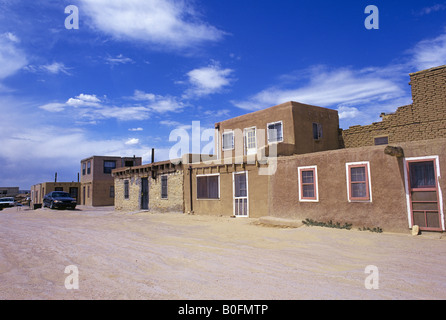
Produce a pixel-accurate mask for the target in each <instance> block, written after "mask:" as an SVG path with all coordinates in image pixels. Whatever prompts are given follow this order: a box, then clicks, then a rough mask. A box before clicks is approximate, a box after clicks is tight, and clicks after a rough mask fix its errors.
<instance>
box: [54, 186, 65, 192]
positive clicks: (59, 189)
mask: <svg viewBox="0 0 446 320" xmlns="http://www.w3.org/2000/svg"><path fill="white" fill-rule="evenodd" d="M54 191H63V187H55V188H54Z"/></svg>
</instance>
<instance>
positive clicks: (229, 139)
mask: <svg viewBox="0 0 446 320" xmlns="http://www.w3.org/2000/svg"><path fill="white" fill-rule="evenodd" d="M233 148H234V134H233V133H232V132H231V133H224V134H223V149H224V150H228V149H233Z"/></svg>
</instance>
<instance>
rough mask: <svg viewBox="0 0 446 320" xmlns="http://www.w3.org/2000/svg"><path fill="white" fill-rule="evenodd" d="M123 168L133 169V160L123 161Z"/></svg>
mask: <svg viewBox="0 0 446 320" xmlns="http://www.w3.org/2000/svg"><path fill="white" fill-rule="evenodd" d="M124 166H125V167H133V160H130V161H125V163H124Z"/></svg>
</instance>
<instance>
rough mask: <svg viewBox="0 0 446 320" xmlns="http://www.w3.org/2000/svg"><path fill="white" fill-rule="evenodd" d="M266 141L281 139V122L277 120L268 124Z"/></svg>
mask: <svg viewBox="0 0 446 320" xmlns="http://www.w3.org/2000/svg"><path fill="white" fill-rule="evenodd" d="M268 141H269V142H277V141H282V123H280V122H277V123H272V124H270V125H268Z"/></svg>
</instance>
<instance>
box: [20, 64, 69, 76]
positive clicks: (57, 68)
mask: <svg viewBox="0 0 446 320" xmlns="http://www.w3.org/2000/svg"><path fill="white" fill-rule="evenodd" d="M25 69H26V70H27V71H29V72H33V73H37V72H44V73H51V74H59V73H64V74H66V75H71V74H70V72H69V71H68V70H69V68H67V67H66V66H65V64H63V63H62V62H53V63H51V64H44V65H40V66H35V65H32V64H30V65H27V66H26V67H25Z"/></svg>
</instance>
